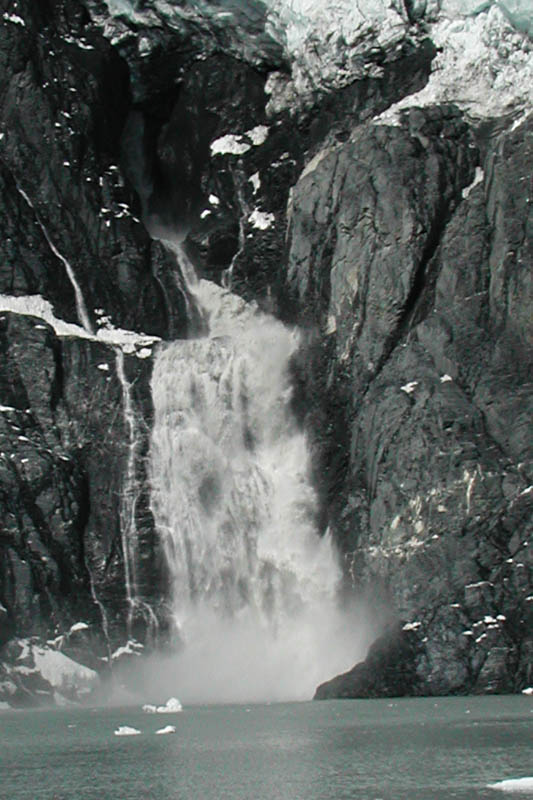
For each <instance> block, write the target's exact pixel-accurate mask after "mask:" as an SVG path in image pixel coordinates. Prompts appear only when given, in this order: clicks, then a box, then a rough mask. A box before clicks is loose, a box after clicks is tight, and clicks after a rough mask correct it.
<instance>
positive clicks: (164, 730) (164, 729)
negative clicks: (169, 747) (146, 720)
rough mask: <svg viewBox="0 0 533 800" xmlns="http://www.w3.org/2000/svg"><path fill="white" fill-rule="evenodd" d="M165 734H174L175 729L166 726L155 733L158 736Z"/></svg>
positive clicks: (171, 726) (172, 726)
mask: <svg viewBox="0 0 533 800" xmlns="http://www.w3.org/2000/svg"><path fill="white" fill-rule="evenodd" d="M165 733H176V728H175V727H174V725H167V726H166V727H164V728H159V730H158V731H156V734H157V735H158V736H163V734H165Z"/></svg>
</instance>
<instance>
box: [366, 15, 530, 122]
mask: <svg viewBox="0 0 533 800" xmlns="http://www.w3.org/2000/svg"><path fill="white" fill-rule="evenodd" d="M429 35H430V37H431V39H432V41H433V42H434V44H435V45H436V47H437V50H438V52H437V55H436V57H435V58H434V60H433V62H432V71H431V75H430V78H429V81H428V83H427V84H426V86H425V87H424V88H423V89H422V90H421V91H419V92H417V93H416V94H412V95H410V96H408V97H405V98H403V99H402V100H401V101H400V102H399V103H397V104H396V105H394V106H392V108H390V109H388V110H387V111H385V112H384V113H383V114H382V115H381V117H380V121H382V122H386V123H389V124H395V123H396V122H397V119H398V112H399V111H401V110H402V109H404V108H407V107H409V106H427V105H431V104H433V103H442V102H449V103H455V104H456V105H458V106H459V107H460V108H462V109H463V110H464V111H466V112H467V113H468V114H469V115H470V116H472V117H477V118H486V117H498V116H502V115H504V114H509V113H515V114H519V113H520V112H527V111H528V110H530V109H531V107H532V105H533V43H532V42H531V40H530V39H528V37H527V36H525V35H523V34H521V33H519V32H518V31H516V30H515V29H514V28H513V27H512V26H511V24H510V23H509V21H508V19H507V17H506V16H505V15H504V13H503V12H502V10H501V9H500V8H499V7H497V6H493V7H491V8H490V9H488V10H487V11H486V12H484V13H480V14H478V15H477V16H471V17H464V18H447V17H442V18H440V19H439V20H438V22H436V23H435V24H434V25H432V26H431V27H430V30H429Z"/></svg>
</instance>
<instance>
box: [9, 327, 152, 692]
mask: <svg viewBox="0 0 533 800" xmlns="http://www.w3.org/2000/svg"><path fill="white" fill-rule="evenodd" d="M0 325H1V332H0V341H1V348H2V362H1V367H0V375H1V377H0V380H1V385H2V391H3V395H2V398H3V403H4V404H3V405H2V406H1V407H0V425H1V427H2V434H1V435H2V443H1V444H2V448H1V452H0V476H1V495H0V497H1V506H2V508H1V518H2V530H1V539H0V544H1V546H2V553H3V557H2V562H1V566H0V597H1V598H2V606H3V614H2V617H0V644H6V643H7V642H8V641H9V640H10V639H13V638H17V639H20V638H25V637H26V638H27V637H34V639H33V641H34V642H36V643H37V644H36V646H43V644H44V643H46V642H48V649H50V647H51V646H52V645H54V646H55V647H53V648H52V649H57V650H58V651H60V652H62V653H63V655H65V656H67V655H71V656H72V657H74V658H75V660H77V661H78V660H81V662H82V663H85V664H86V665H87V666H88V667H90V668H92V669H95V668H98V669H99V670H102V669H103V668H105V666H106V664H107V663H108V657H109V656H110V654H111V652H112V650H114V649H115V648H116V647H117V645H118V644H119V643H121V642H123V641H124V637H125V635H127V633H129V635H131V636H134V637H136V638H137V639H138V640H140V641H145V642H146V641H149V640H150V636H151V637H152V643H154V637H157V635H158V634H159V635H162V631H161V630H159V631H158V629H157V627H156V625H157V619H158V616H159V619H160V620H161V623H162V626H164V624H165V617H164V614H161V613H159V612H158V606H159V604H160V602H161V597H162V595H163V596H164V591H163V592H162V589H163V587H164V566H163V564H162V562H161V559H160V557H159V555H158V554H159V544H158V541H157V540H156V538H155V532H154V527H153V520H152V516H151V512H150V507H149V498H148V487H147V479H146V475H145V469H146V458H145V456H146V451H147V447H148V429H147V427H146V422H147V421H148V420H149V419H150V416H151V414H152V408H151V398H150V389H149V380H150V375H151V364H150V362H149V360H147V359H145V358H144V357H141V358H139V357H137V356H136V355H133V354H132V355H129V356H128V355H124V354H123V352H122V351H121V350H120V348H118V346H117V347H112V346H110V345H108V344H105V343H100V342H97V341H94V340H92V339H84V338H81V337H67V338H65V337H61V338H59V337H57V336H56V335H55V333H54V331H53V329H52V328H51V327H50V326H49V325H47V324H45V323H43V321H42V320H41V319H37V318H34V317H29V316H21V315H16V314H11V313H7V312H3V313H2V314H0ZM132 349H134V348H132ZM138 352H139V354H140V355H141V356H144V352H141V351H140V350H139V351H138ZM130 415H133V419H132V418H131V417H130ZM80 623H83V625H80ZM72 626H75V627H74V629H73V627H72ZM76 626H77V627H76ZM82 630H83V631H87V632H86V633H84V634H83V636H82V635H81V631H82ZM69 631H70V634H69ZM126 632H127V633H126ZM74 633H76V637H74V635H73V634H74ZM67 634H69V635H67ZM35 637H37V638H35ZM75 639H76V641H75ZM39 642H40V643H41V644H40V645H39ZM7 647H8V649H7V650H6V656H9V653H10V652H11V650H12V646H11V645H7ZM9 647H11V650H9ZM54 658H55V656H54ZM23 675H24V673H23V672H22V673H21V675H19V678H18V683H19V684H20V683H22V684H23V685H24V686H25V684H24V680H23ZM21 676H22V677H21ZM26 688H27V687H26Z"/></svg>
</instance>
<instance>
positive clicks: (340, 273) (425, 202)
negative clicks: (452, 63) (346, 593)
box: [288, 112, 533, 696]
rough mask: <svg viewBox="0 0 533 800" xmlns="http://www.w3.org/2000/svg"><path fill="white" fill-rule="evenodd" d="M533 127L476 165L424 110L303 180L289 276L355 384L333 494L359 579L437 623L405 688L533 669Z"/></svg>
mask: <svg viewBox="0 0 533 800" xmlns="http://www.w3.org/2000/svg"><path fill="white" fill-rule="evenodd" d="M419 113H420V112H417V115H418V114H419ZM434 113H435V112H430V115H432V116H433V115H434ZM439 113H440V112H439ZM431 124H433V122H432V123H431ZM439 124H440V123H439ZM454 127H455V129H456V130H459V129H458V128H457V124H456V123H454ZM441 130H442V129H441ZM531 131H532V123H531V121H529V122H526V123H524V124H523V125H521V126H520V127H518V128H517V129H516V130H514V131H511V132H510V133H507V134H503V135H502V136H501V137H500V138H499V139H496V140H494V141H492V142H491V144H490V147H489V149H488V152H487V155H486V156H485V158H484V161H483V162H482V164H481V166H480V165H478V166H477V171H476V172H475V173H474V165H475V164H476V160H477V158H478V156H477V155H476V148H475V147H473V146H472V145H473V143H472V141H471V140H469V138H468V136H466V138H463V139H462V142H461V139H460V138H459V139H458V138H457V137H455V139H454V137H450V135H449V133H448V134H446V135H445V137H442V138H443V139H444V148H443V147H442V145H443V141H442V138H441V136H440V135H439V134H437V137H438V138H437V139H433V136H434V135H435V133H436V130H435V129H434V132H433V134H432V133H431V132H430V133H429V135H428V128H425V129H424V128H420V127H419V124H418V121H417V127H416V129H413V127H412V125H411V126H409V125H406V127H405V128H404V130H403V131H402V130H400V129H394V130H393V131H390V130H385V131H383V130H382V129H376V130H375V131H374V132H371V133H370V135H366V136H364V137H362V138H361V140H360V143H359V142H358V140H356V142H355V143H354V144H353V145H346V146H345V149H344V150H343V149H341V150H340V152H339V153H333V154H326V156H325V157H324V159H323V160H322V161H321V162H320V164H319V165H318V166H317V168H316V170H315V172H316V173H318V174H317V176H316V177H315V174H314V173H313V172H310V173H308V174H307V175H306V176H304V177H303V178H302V180H301V182H300V185H299V187H297V190H296V192H295V195H294V200H293V208H294V212H293V213H294V216H293V223H292V233H291V235H292V245H291V254H290V260H289V265H290V269H289V273H288V279H289V282H290V283H289V285H290V288H291V291H292V293H293V297H296V302H298V299H300V300H299V301H300V302H302V305H303V306H304V307H305V308H306V309H309V308H312V309H313V310H314V314H315V320H316V324H317V325H322V329H323V330H324V328H326V330H329V331H333V330H335V333H333V332H332V333H330V338H331V339H333V340H334V341H335V346H336V356H335V357H334V359H332V360H330V361H328V362H327V363H326V365H324V364H322V369H323V370H325V371H326V373H327V374H329V377H328V378H327V381H329V385H330V386H335V385H336V384H335V381H336V382H337V385H339V386H340V387H341V390H342V392H343V393H344V394H341V393H339V397H344V398H346V395H349V396H350V400H349V405H348V407H347V403H346V399H345V400H344V405H343V408H342V412H343V414H344V419H345V420H346V421H347V427H344V430H347V431H348V434H347V436H346V437H344V439H343V438H342V436H340V437H338V439H337V447H338V448H339V449H341V450H342V449H343V450H344V453H345V462H344V463H345V468H344V471H342V472H341V473H340V474H339V472H338V471H335V469H334V465H333V467H332V469H331V473H330V476H329V481H330V482H331V484H330V485H329V496H331V495H333V493H334V491H335V490H336V492H337V493H339V492H340V493H342V495H343V498H344V500H343V502H342V503H341V504H340V509H339V502H338V499H337V500H336V505H333V504H332V506H331V513H332V514H335V515H336V516H337V522H336V530H337V536H338V540H339V542H341V544H342V546H343V547H344V549H345V553H346V560H347V564H348V567H349V571H350V573H351V575H352V578H353V580H354V582H355V584H356V585H358V586H359V587H366V588H367V590H368V591H369V592H370V593H371V594H372V593H373V594H374V596H375V597H376V598H379V597H384V596H386V597H388V598H389V602H390V603H391V604H392V607H393V608H394V610H395V613H396V614H398V615H399V617H400V618H401V619H402V620H403V621H404V622H405V623H406V635H407V632H408V634H409V638H410V639H413V637H414V638H415V639H416V640H417V644H416V647H415V648H414V649H412V650H411V649H410V648H409V647H408V648H407V650H406V652H407V653H408V654H409V653H411V655H410V656H409V659H410V672H409V674H410V675H411V678H410V679H409V680H407V679H406V680H405V682H404V685H403V687H402V686H401V685H395V689H394V691H395V692H397V693H399V694H403V693H407V694H410V693H415V694H416V693H430V694H432V693H434V694H441V693H442V694H445V693H448V692H466V691H513V690H516V689H518V688H520V687H522V686H524V685H526V684H527V682H528V681H529V680H530V677H531V676H530V672H529V670H530V666H529V660H528V659H529V658H530V653H531V646H532V643H531V622H532V616H531V615H532V613H533V604H532V602H531V596H532V591H531V590H532V578H533V574H532V566H533V563H532V558H531V544H530V541H529V540H530V532H531V525H532V514H533V505H532V503H533V493H532V492H531V490H530V488H529V487H530V485H531V450H530V437H529V436H528V434H527V433H526V429H527V424H526V417H529V418H530V414H531V409H530V406H529V404H530V402H531V391H530V383H529V381H530V378H529V377H528V375H530V374H531V348H530V345H529V342H530V330H529V329H530V322H529V318H528V319H527V320H526V316H527V312H526V308H527V306H528V305H530V303H531V300H530V297H531V295H530V292H531V285H530V284H531V253H530V249H529V248H530V243H529V240H528V237H527V234H526V230H527V224H528V223H527V222H526V226H525V227H524V220H527V219H528V217H529V208H528V201H527V197H528V189H527V188H526V185H527V179H526V180H524V176H526V175H527V164H528V163H529V160H530V158H531V151H530V148H531ZM421 136H422V137H423V138H424V150H423V153H422V154H421V156H420V157H419V158H420V160H419V164H418V167H417V169H416V172H415V170H414V169H412V168H410V166H409V162H410V158H411V157H412V155H411V154H412V153H413V150H412V149H411V148H415V147H417V146H418V144H420V143H421V142H420V138H421ZM461 136H463V134H461ZM383 142H385V143H386V144H385V148H383ZM348 148H349V150H348ZM450 148H451V149H450ZM383 150H385V156H384V153H383ZM347 153H349V157H348V155H347ZM391 153H394V154H395V158H391V157H390V154H391ZM372 154H373V155H372ZM504 154H506V155H507V157H506V158H505V157H504ZM386 156H389V159H388V161H385V157H386ZM343 157H344V158H345V161H344V162H343ZM359 164H364V166H365V169H366V178H363V175H361V176H360V178H359V180H358V181H356V182H354V183H355V185H357V186H358V187H359V192H358V193H357V195H355V193H352V194H350V185H351V184H350V181H351V180H352V173H353V172H354V171H357V169H358V166H359ZM382 164H388V170H389V174H391V175H392V176H393V177H394V176H395V175H396V176H397V178H396V180H393V185H394V186H395V187H396V189H395V191H394V192H391V190H390V185H391V184H390V183H387V185H386V188H385V187H384V184H383V179H382V170H384V169H385V167H384V166H382ZM403 170H405V172H403ZM398 171H400V172H402V175H401V177H400V176H399V175H398ZM409 173H411V177H410V176H409ZM420 175H423V176H424V189H423V191H421V188H422V187H421V186H420V187H419V186H418V177H417V176H420ZM473 177H474V178H475V180H472V178H473ZM466 184H469V185H466ZM324 185H326V186H327V187H328V191H326V192H325V193H324V192H323V187H324ZM339 186H341V187H342V191H339V190H338V188H337V187H339ZM366 186H369V189H368V190H367V189H366V188H365V187H366ZM300 187H301V192H299V191H298V189H299V188H300ZM382 187H383V188H382ZM432 187H434V188H432ZM518 220H520V223H519V222H518ZM327 326H329V328H328V327H327ZM504 365H505V366H504ZM315 381H316V382H318V383H320V381H322V383H324V382H325V379H323V378H320V375H318V376H316V378H315ZM315 385H316V384H315ZM312 386H313V383H312V382H311V386H310V387H308V389H309V388H311V389H312ZM304 396H305V393H304ZM328 403H329V404H330V407H331V399H328ZM311 405H313V404H311ZM319 405H320V404H319ZM309 413H310V414H311V413H314V414H315V415H316V414H317V413H318V412H317V411H316V410H314V411H313V409H311V410H310V412H309ZM341 430H343V426H337V436H338V434H339V431H341ZM318 446H320V442H318ZM329 447H330V450H333V449H334V448H332V446H331V444H330V445H329ZM319 449H320V447H319ZM322 452H323V450H322ZM326 466H327V460H326ZM326 475H327V472H326ZM327 482H328V478H327V477H326V483H327ZM326 496H328V493H326ZM401 639H402V637H401V635H400V640H398V634H394V636H393V635H392V634H391V635H386V636H385V639H384V641H383V642H382V643H381V644H380V646H379V647H378V648H377V650H376V651H371V653H370V654H369V660H368V662H367V663H366V665H365V666H364V667H361V668H358V669H357V670H356V671H352V673H348V674H347V675H346V676H341V677H339V678H337V679H335V681H334V682H332V683H331V684H329V685H327V686H326V687H324V688H321V689H320V693H319V694H320V696H332V695H335V696H339V695H340V696H367V694H371V695H373V696H378V695H379V694H380V692H384V693H387V692H388V689H387V688H386V687H387V686H388V685H389V683H388V678H387V677H386V676H387V674H388V670H389V667H388V666H387V665H388V664H389V663H390V659H391V658H393V659H394V658H395V657H396V656H394V653H395V652H396V649H397V646H398V641H401ZM387 643H389V644H390V648H389V644H387ZM403 647H404V646H403V644H402V645H401V648H403ZM402 652H403V649H402ZM391 653H392V654H393V655H392V656H391ZM402 659H403V660H405V657H404V655H402ZM380 670H382V672H380ZM413 676H414V677H413Z"/></svg>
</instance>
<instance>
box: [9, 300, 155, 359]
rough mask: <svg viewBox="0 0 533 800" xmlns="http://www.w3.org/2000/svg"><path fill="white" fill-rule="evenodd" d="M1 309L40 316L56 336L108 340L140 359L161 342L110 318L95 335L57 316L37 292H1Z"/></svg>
mask: <svg viewBox="0 0 533 800" xmlns="http://www.w3.org/2000/svg"><path fill="white" fill-rule="evenodd" d="M1 311H12V312H13V313H14V314H22V315H23V316H31V317H39V318H40V319H42V320H44V321H45V322H47V323H48V324H49V325H50V326H51V327H52V328H53V329H54V331H55V333H56V334H57V336H77V337H79V338H82V339H91V340H92V341H98V342H105V343H106V344H109V345H114V346H118V347H120V348H121V349H122V350H123V351H124V352H125V353H133V354H135V355H137V356H139V357H140V358H146V357H147V355H148V354H147V353H146V348H148V347H149V346H151V345H153V344H155V343H156V342H159V341H160V339H159V337H157V336H147V335H146V334H143V333H137V332H136V331H129V330H125V329H124V328H115V327H114V326H113V325H112V324H111V322H110V321H109V319H108V318H106V321H105V324H103V325H102V326H101V327H100V328H99V330H98V331H97V332H96V334H92V333H89V331H87V330H85V328H82V327H81V325H76V324H75V323H73V322H65V320H62V319H60V318H59V317H56V315H55V314H54V310H53V308H52V304H51V303H50V302H49V301H48V300H45V299H44V297H41V296H40V295H38V294H36V295H22V296H17V297H15V296H12V295H7V294H0V312H1ZM143 351H144V352H143Z"/></svg>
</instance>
